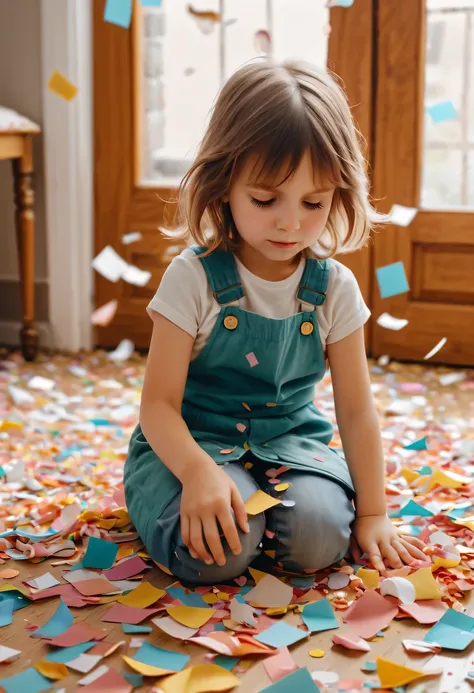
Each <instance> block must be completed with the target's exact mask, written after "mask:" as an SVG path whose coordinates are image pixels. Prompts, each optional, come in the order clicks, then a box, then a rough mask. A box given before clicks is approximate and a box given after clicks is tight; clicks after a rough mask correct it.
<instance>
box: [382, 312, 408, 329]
mask: <svg viewBox="0 0 474 693" xmlns="http://www.w3.org/2000/svg"><path fill="white" fill-rule="evenodd" d="M377 325H380V327H384V328H385V329H386V330H395V331H398V330H402V329H403V328H404V327H406V326H407V325H408V320H404V319H403V318H394V317H393V315H390V313H382V314H381V315H379V317H378V318H377Z"/></svg>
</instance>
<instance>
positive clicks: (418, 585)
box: [400, 568, 441, 685]
mask: <svg viewBox="0 0 474 693" xmlns="http://www.w3.org/2000/svg"><path fill="white" fill-rule="evenodd" d="M406 579H407V580H408V581H409V582H411V584H412V585H413V586H414V588H415V593H416V600H418V599H441V592H440V591H439V587H438V585H437V583H436V580H435V579H434V577H433V573H432V572H431V568H420V570H417V571H416V573H413V574H412V575H407V578H406ZM400 685H401V684H400Z"/></svg>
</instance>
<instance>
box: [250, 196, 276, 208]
mask: <svg viewBox="0 0 474 693" xmlns="http://www.w3.org/2000/svg"><path fill="white" fill-rule="evenodd" d="M250 202H251V203H252V204H253V205H255V207H269V206H270V205H271V204H273V203H274V202H275V198H274V197H272V198H271V199H270V200H257V198H256V197H251V198H250Z"/></svg>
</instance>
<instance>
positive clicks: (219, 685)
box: [159, 664, 240, 693]
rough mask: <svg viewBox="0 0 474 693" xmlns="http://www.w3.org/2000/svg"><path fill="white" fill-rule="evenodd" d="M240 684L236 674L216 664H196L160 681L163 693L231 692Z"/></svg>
mask: <svg viewBox="0 0 474 693" xmlns="http://www.w3.org/2000/svg"><path fill="white" fill-rule="evenodd" d="M239 684H240V679H239V678H237V676H235V674H232V672H230V671H227V670H226V669H223V668H222V667H219V666H217V665H216V664H196V665H195V666H193V667H189V668H188V669H185V670H184V671H181V672H180V673H179V674H173V676H169V677H167V678H165V679H164V680H163V681H160V683H159V688H160V690H162V691H163V693H208V691H229V690H231V689H234V688H235V687H236V686H238V685H239Z"/></svg>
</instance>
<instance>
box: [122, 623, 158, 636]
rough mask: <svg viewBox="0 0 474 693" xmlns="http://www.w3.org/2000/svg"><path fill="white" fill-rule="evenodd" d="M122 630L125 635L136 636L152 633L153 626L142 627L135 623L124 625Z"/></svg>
mask: <svg viewBox="0 0 474 693" xmlns="http://www.w3.org/2000/svg"><path fill="white" fill-rule="evenodd" d="M122 628H123V632H124V633H127V634H130V633H133V634H134V635H136V634H137V633H151V631H152V628H151V626H142V625H140V624H138V625H136V626H135V625H134V624H133V623H122Z"/></svg>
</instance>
